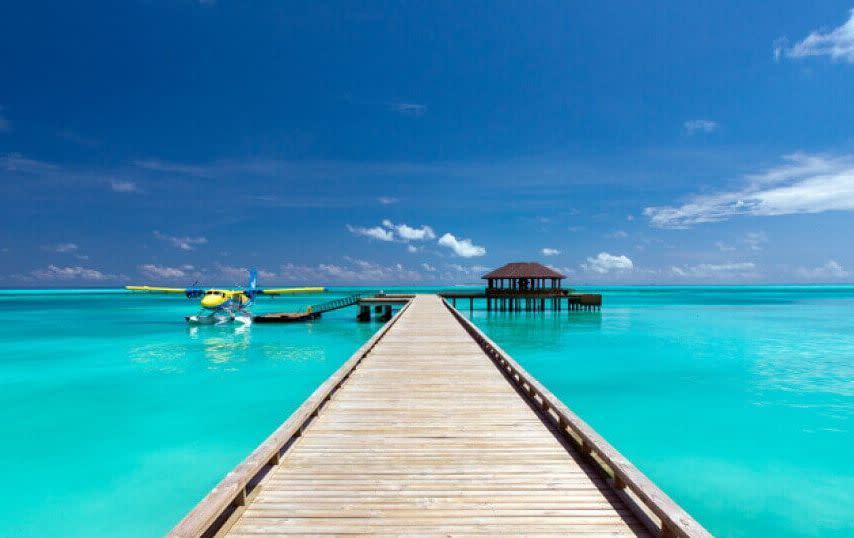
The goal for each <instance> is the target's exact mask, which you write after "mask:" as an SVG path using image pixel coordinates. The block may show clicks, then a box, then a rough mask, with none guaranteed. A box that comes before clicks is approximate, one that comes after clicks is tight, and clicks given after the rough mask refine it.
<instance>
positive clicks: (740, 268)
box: [670, 262, 759, 279]
mask: <svg viewBox="0 0 854 538" xmlns="http://www.w3.org/2000/svg"><path fill="white" fill-rule="evenodd" d="M670 272H671V274H673V275H674V276H677V277H681V278H700V279H709V278H712V279H732V278H746V279H749V278H756V277H758V276H759V273H758V271H757V270H756V264H754V263H752V262H731V263H719V264H715V263H701V264H699V265H683V266H681V267H677V266H673V267H671V268H670Z"/></svg>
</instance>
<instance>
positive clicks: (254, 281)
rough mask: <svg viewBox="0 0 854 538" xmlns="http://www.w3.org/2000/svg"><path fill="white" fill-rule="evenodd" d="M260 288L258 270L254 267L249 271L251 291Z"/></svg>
mask: <svg viewBox="0 0 854 538" xmlns="http://www.w3.org/2000/svg"><path fill="white" fill-rule="evenodd" d="M257 288H258V269H256V268H254V267H252V268H251V269H249V291H255V290H256V289H257Z"/></svg>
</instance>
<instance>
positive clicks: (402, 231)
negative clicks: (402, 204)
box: [383, 219, 436, 241]
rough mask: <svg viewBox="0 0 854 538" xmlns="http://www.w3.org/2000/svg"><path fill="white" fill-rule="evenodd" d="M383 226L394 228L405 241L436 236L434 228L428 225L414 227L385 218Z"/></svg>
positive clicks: (422, 239) (421, 239)
mask: <svg viewBox="0 0 854 538" xmlns="http://www.w3.org/2000/svg"><path fill="white" fill-rule="evenodd" d="M383 226H385V227H386V228H389V229H391V230H394V232H395V234H396V235H397V237H398V238H399V239H401V240H403V241H424V240H427V239H435V238H436V233H435V232H434V231H433V228H431V227H429V226H426V225H422V226H421V227H420V228H412V227H411V226H408V225H406V224H395V223H393V222H392V221H390V220H388V219H385V220H383Z"/></svg>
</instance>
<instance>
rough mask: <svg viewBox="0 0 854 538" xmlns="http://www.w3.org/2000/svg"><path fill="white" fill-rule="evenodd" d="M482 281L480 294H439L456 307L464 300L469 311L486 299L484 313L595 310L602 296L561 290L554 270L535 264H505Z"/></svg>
mask: <svg viewBox="0 0 854 538" xmlns="http://www.w3.org/2000/svg"><path fill="white" fill-rule="evenodd" d="M481 278H482V279H484V280H486V289H485V290H484V291H477V292H471V291H462V292H460V291H446V292H442V293H440V294H439V295H440V296H441V297H443V298H445V299H447V300H448V301H450V302H451V304H452V305H453V306H457V300H459V299H462V300H465V299H468V301H469V310H473V309H474V301H475V299H486V309H487V310H499V311H511V312H518V311H520V310H528V311H540V310H546V309H552V310H563V309H564V308H566V309H567V310H599V308H600V307H601V306H602V296H601V295H599V294H598V293H573V292H572V290H571V289H569V288H564V287H563V282H562V281H563V279H564V278H566V277H565V276H564V275H562V274H560V273H559V272H558V271H555V270H554V269H551V268H550V267H546V266H545V265H543V264H541V263H535V262H514V263H508V264H507V265H504V266H502V267H499V268H498V269H496V270H494V271H492V272H490V273H487V274H485V275H483V276H482V277H481Z"/></svg>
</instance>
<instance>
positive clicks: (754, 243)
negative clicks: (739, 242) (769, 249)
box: [743, 232, 768, 250]
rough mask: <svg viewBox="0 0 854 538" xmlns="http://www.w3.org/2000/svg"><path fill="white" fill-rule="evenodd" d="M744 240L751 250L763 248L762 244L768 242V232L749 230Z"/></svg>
mask: <svg viewBox="0 0 854 538" xmlns="http://www.w3.org/2000/svg"><path fill="white" fill-rule="evenodd" d="M743 241H744V244H745V245H746V246H747V248H748V249H749V250H762V246H763V245H764V244H765V243H767V242H768V234H766V233H765V232H747V233H746V234H744V239H743Z"/></svg>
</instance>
